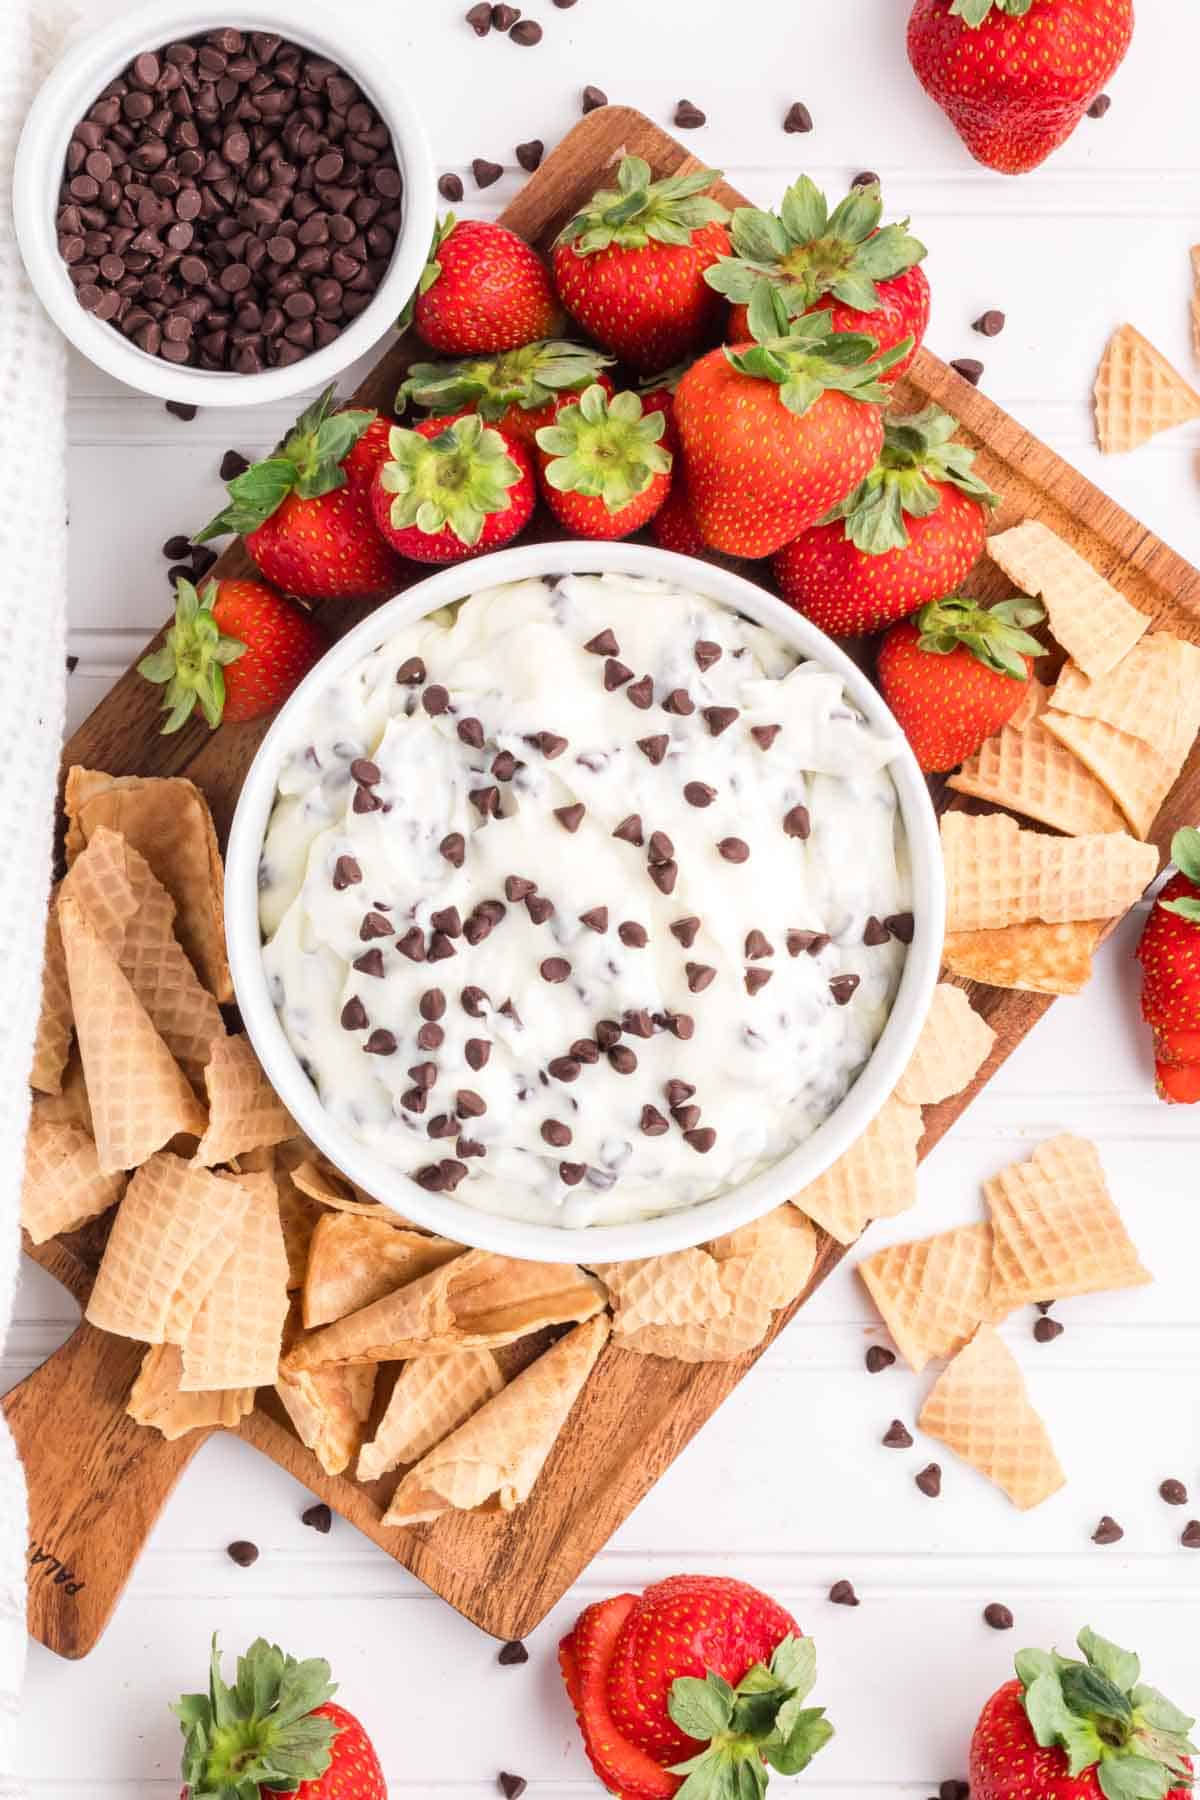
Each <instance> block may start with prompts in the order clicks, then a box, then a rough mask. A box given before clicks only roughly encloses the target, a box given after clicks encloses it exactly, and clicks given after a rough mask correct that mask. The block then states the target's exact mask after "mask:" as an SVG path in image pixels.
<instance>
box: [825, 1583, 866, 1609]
mask: <svg viewBox="0 0 1200 1800" xmlns="http://www.w3.org/2000/svg"><path fill="white" fill-rule="evenodd" d="M829 1598H830V1599H831V1600H832V1601H833V1604H834V1605H835V1606H860V1605H861V1604H862V1602H861V1601H860V1600H859V1597H858V1595H857V1594H856V1593H855V1591H854V1589H853V1587H852V1586H851V1584H850V1582H848V1581H835V1582H834V1584H833V1586H832V1587H831V1588H830V1590H829Z"/></svg>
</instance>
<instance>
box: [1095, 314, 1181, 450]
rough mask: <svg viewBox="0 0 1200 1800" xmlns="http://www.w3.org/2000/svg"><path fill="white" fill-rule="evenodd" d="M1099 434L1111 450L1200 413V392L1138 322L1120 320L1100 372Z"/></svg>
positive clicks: (1138, 441) (1097, 390)
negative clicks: (1157, 346)
mask: <svg viewBox="0 0 1200 1800" xmlns="http://www.w3.org/2000/svg"><path fill="white" fill-rule="evenodd" d="M1095 399H1096V436H1097V438H1098V439H1099V442H1100V448H1101V450H1102V451H1103V452H1104V454H1105V455H1106V456H1114V455H1122V454H1124V452H1126V451H1128V450H1137V449H1138V448H1139V447H1140V446H1141V445H1142V444H1148V443H1149V442H1150V439H1151V438H1152V437H1157V435H1158V433H1159V432H1160V431H1170V430H1172V428H1173V427H1174V426H1176V425H1185V424H1186V423H1187V422H1188V420H1189V419H1200V394H1198V393H1197V392H1196V390H1195V388H1194V387H1192V385H1191V384H1190V382H1187V381H1185V380H1184V378H1183V376H1182V375H1181V374H1180V373H1179V371H1178V369H1176V368H1174V367H1173V366H1172V365H1171V364H1170V363H1169V362H1168V361H1167V359H1166V357H1165V356H1164V355H1163V354H1162V352H1161V351H1159V350H1156V349H1155V348H1154V345H1153V344H1152V343H1151V342H1150V341H1149V339H1148V338H1144V337H1143V336H1142V334H1141V332H1140V331H1138V330H1136V329H1135V328H1134V326H1132V325H1121V326H1118V328H1117V330H1116V331H1115V332H1114V333H1113V335H1112V337H1111V338H1110V339H1109V341H1108V347H1107V349H1106V350H1105V352H1104V356H1103V358H1102V359H1101V363H1100V367H1099V369H1098V371H1097V373H1096V387H1095Z"/></svg>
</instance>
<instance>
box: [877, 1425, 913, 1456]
mask: <svg viewBox="0 0 1200 1800" xmlns="http://www.w3.org/2000/svg"><path fill="white" fill-rule="evenodd" d="M883 1443H884V1446H885V1448H886V1449H888V1450H911V1449H912V1446H913V1438H912V1432H911V1431H910V1430H909V1429H908V1427H907V1425H905V1424H904V1423H903V1422H902V1421H901V1420H900V1419H893V1420H892V1422H891V1424H890V1425H889V1426H888V1428H887V1430H886V1431H885V1432H884V1434H883Z"/></svg>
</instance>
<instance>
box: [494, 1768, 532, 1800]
mask: <svg viewBox="0 0 1200 1800" xmlns="http://www.w3.org/2000/svg"><path fill="white" fill-rule="evenodd" d="M496 1781H497V1784H498V1786H499V1788H500V1792H501V1793H502V1794H503V1795H504V1800H521V1795H522V1794H523V1793H524V1792H525V1790H526V1788H527V1787H528V1786H529V1783H528V1782H527V1781H526V1779H525V1777H524V1776H523V1775H510V1774H509V1773H508V1771H507V1770H506V1769H501V1771H500V1773H499V1775H498V1776H497V1777H496Z"/></svg>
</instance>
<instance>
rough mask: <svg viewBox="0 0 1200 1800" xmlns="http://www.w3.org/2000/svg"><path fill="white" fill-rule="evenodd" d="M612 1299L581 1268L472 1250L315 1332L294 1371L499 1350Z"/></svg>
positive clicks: (296, 1353) (292, 1363)
mask: <svg viewBox="0 0 1200 1800" xmlns="http://www.w3.org/2000/svg"><path fill="white" fill-rule="evenodd" d="M605 1299H606V1294H605V1290H604V1289H603V1288H602V1287H601V1285H600V1283H599V1282H598V1281H594V1280H592V1279H591V1277H589V1276H587V1275H585V1274H584V1273H583V1271H582V1270H581V1269H577V1268H576V1267H575V1265H574V1263H535V1262H518V1261H517V1260H516V1259H515V1258H513V1257H507V1256H493V1255H492V1254H491V1252H490V1251H486V1250H468V1251H466V1252H465V1253H464V1254H463V1255H462V1256H458V1257H455V1258H454V1260H453V1261H452V1262H448V1263H445V1264H443V1266H442V1267H441V1268H440V1269H434V1270H432V1271H431V1272H430V1273H429V1274H428V1275H423V1276H421V1278H420V1279H419V1280H417V1281H412V1282H409V1284H408V1285H407V1286H406V1287H402V1288H399V1289H398V1290H397V1291H396V1292H395V1293H393V1294H387V1295H385V1296H384V1298H383V1299H382V1300H376V1301H375V1302H374V1303H373V1304H372V1305H370V1306H366V1307H364V1308H363V1309H362V1310H361V1311H360V1312H355V1313H350V1314H348V1315H347V1317H346V1318H344V1319H338V1320H336V1321H335V1323H334V1324H332V1325H326V1326H325V1327H324V1328H323V1329H322V1330H321V1331H314V1332H311V1333H310V1334H308V1335H307V1336H306V1337H305V1338H304V1340H303V1341H302V1342H301V1343H299V1344H297V1346H296V1348H295V1349H294V1350H293V1351H292V1352H291V1353H290V1355H289V1357H288V1362H287V1366H288V1368H289V1370H290V1369H295V1368H317V1367H319V1366H320V1365H321V1364H323V1363H327V1362H405V1361H407V1360H408V1358H409V1357H410V1356H445V1355H446V1354H447V1353H448V1352H449V1351H451V1350H483V1349H495V1348H496V1347H497V1346H498V1345H500V1344H511V1343H514V1342H515V1341H516V1339H517V1338H520V1337H528V1335H529V1334H530V1332H533V1331H540V1330H541V1329H542V1328H543V1327H544V1326H546V1325H565V1324H569V1323H571V1322H573V1321H577V1320H584V1319H590V1318H593V1317H594V1316H595V1314H596V1313H598V1312H600V1311H601V1310H602V1309H603V1307H604V1304H605Z"/></svg>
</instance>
